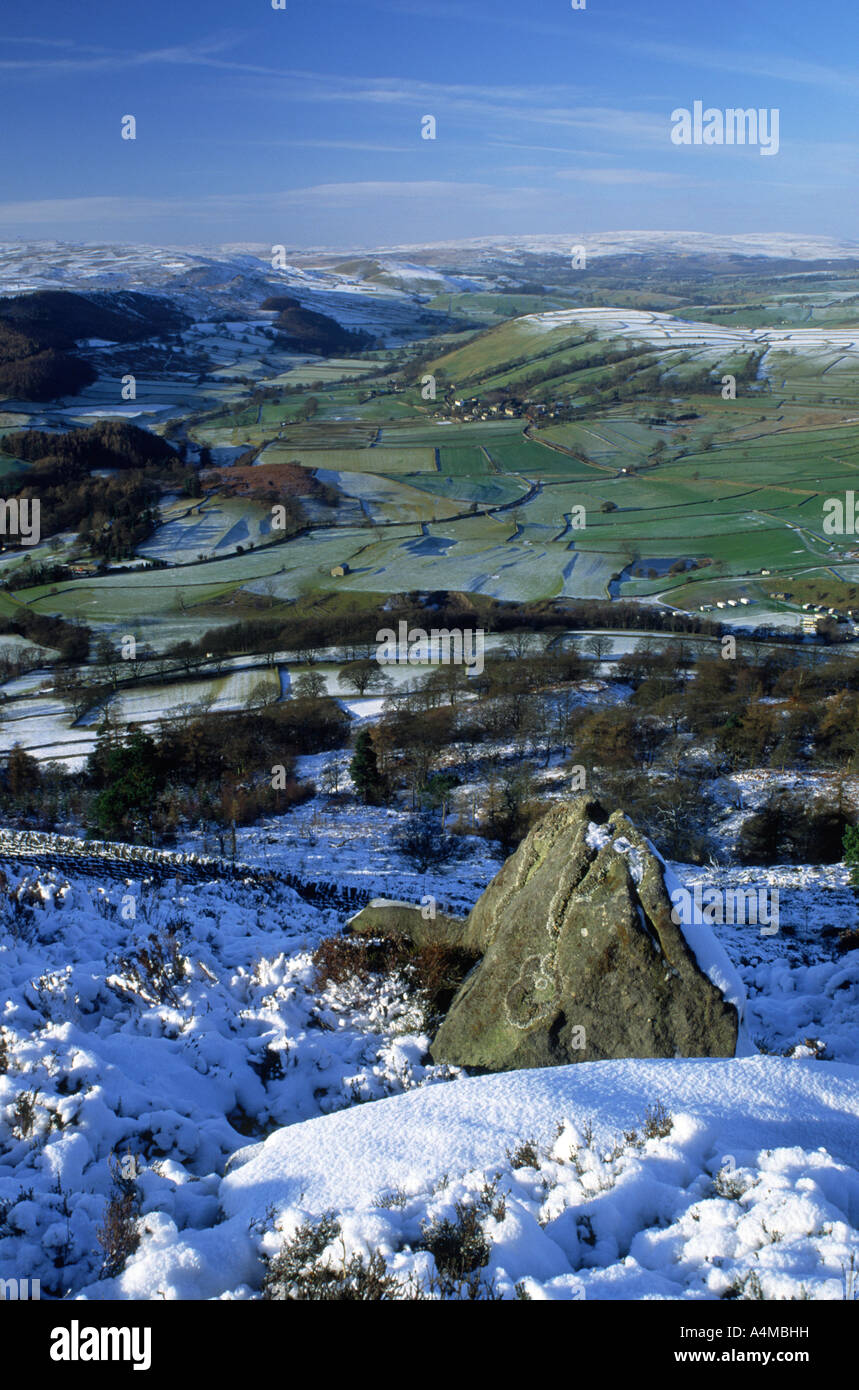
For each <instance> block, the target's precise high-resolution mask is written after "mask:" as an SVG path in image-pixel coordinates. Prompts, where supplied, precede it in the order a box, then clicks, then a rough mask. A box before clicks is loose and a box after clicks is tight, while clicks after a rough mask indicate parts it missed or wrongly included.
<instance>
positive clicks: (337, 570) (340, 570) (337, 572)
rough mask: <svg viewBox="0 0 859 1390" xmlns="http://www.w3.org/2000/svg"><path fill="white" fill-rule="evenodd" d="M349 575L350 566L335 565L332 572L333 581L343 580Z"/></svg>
mask: <svg viewBox="0 0 859 1390" xmlns="http://www.w3.org/2000/svg"><path fill="white" fill-rule="evenodd" d="M348 573H349V566H348V565H335V566H334V567H333V569H332V571H331V578H332V579H343V578H344V576H345V575H347V574H348Z"/></svg>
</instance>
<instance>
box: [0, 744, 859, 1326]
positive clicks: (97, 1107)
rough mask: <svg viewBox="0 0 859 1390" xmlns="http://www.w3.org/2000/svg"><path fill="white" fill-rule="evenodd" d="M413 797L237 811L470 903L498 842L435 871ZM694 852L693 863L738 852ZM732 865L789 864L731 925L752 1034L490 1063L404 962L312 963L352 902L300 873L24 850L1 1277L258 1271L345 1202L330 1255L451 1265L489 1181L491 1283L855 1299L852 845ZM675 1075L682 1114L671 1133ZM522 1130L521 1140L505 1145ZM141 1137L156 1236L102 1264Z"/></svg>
mask: <svg viewBox="0 0 859 1390" xmlns="http://www.w3.org/2000/svg"><path fill="white" fill-rule="evenodd" d="M309 771H311V769H309V768H308V769H305V772H309ZM401 819H402V816H401V814H398V813H396V812H390V811H387V810H384V809H376V808H366V809H364V810H356V809H355V808H353V807H349V808H348V810H346V811H343V810H342V809H341V810H340V811H339V812H338V811H337V810H336V808H335V807H333V806H332V807H331V808H330V811H329V813H328V814H327V815H325V816H323V815H322V814H321V813H320V809H319V802H317V803H316V804H315V805H314V803H310V804H309V806H304V807H301V808H299V809H298V811H297V812H296V813H294V814H292V815H290V816H287V817H284V818H282V819H280V820H269V821H267V822H266V823H265V825H263V826H261V827H257V828H254V829H250V830H245V831H240V832H239V840H240V843H239V847H238V852H239V857H240V858H241V859H243V860H245V861H247V862H250V863H257V864H260V865H261V866H264V867H266V868H268V869H271V870H274V871H275V874H276V873H277V870H278V868H283V869H287V868H289V869H290V870H291V871H292V872H298V873H300V874H301V875H302V876H304V877H306V878H307V879H308V880H309V881H313V880H315V879H320V878H322V879H329V880H330V879H332V878H336V880H337V881H338V882H339V883H341V884H342V883H352V884H356V883H357V884H360V885H361V886H363V887H366V888H367V889H368V890H369V891H371V892H374V893H376V892H380V893H383V894H385V895H387V896H395V897H398V898H400V899H406V900H409V901H415V902H418V901H420V899H421V897H423V896H424V895H426V894H429V895H431V896H436V897H437V898H438V900H439V901H444V902H452V903H453V904H455V905H456V906H458V908H459V910H461V911H463V912H464V911H466V910H467V908H468V905H469V903H470V902H473V901H474V899H475V898H476V897H477V896H478V895H479V893H480V892H481V891H482V889H483V888H484V887H485V885H486V883H487V882H488V881H489V879H490V878H491V877H492V876H493V874H494V873H495V872H496V870H497V868H498V866H499V863H500V860H499V858H498V855H497V850H496V847H493V846H492V845H490V844H487V842H485V841H483V840H476V841H473V842H472V854H471V857H470V858H467V859H464V860H459V861H455V862H454V863H452V864H449V865H447V866H444V867H441V868H437V869H435V870H431V871H428V872H427V873H418V872H416V871H415V870H414V869H411V868H410V867H409V865H408V864H407V863H406V862H405V861H404V860H403V858H402V856H401V855H400V853H399V852H398V851H397V849H396V848H395V847H394V844H393V839H392V832H393V831H395V830H396V828H397V826H398V824H399V823H400V822H401ZM671 867H672V870H673V872H675V873H676V874H677V875H678V876H679V877H680V878H681V880H682V881H683V882H684V883H686V884H687V886H690V887H691V886H692V885H693V884H694V882H695V881H696V880H699V881H702V882H706V881H710V880H709V879H708V875H709V874H710V873H711V872H713V873H715V872H716V871H715V870H714V871H709V870H708V871H703V870H700V869H689V868H688V867H685V866H682V865H674V866H671ZM718 872H720V873H724V871H718ZM731 872H732V873H734V874H736V875H738V877H737V882H738V883H739V882H742V881H749V882H756V881H757V882H765V881H767V879H768V878H770V879H771V878H772V876H773V875H775V879H776V881H777V882H778V884H779V885H780V889H781V891H782V892H783V908H782V930H780V931H779V932H778V933H776V934H774V935H768V936H767V935H763V934H762V933H761V932H760V930H759V929H754V928H751V927H746V928H740V927H732V926H726V927H719V928H718V929H717V935H718V938H719V941H720V943H721V947H722V949H723V950H724V952H726V953H727V956H728V957H729V958H730V961H731V962H732V963H733V967H734V968H735V970H736V971H737V973H738V974H739V976H740V978H741V980H742V985H743V988H744V990H745V993H746V996H747V1004H746V1025H745V1030H746V1033H747V1035H748V1037H749V1039H750V1040H751V1043H752V1044H753V1047H752V1048H751V1049H750V1051H751V1055H749V1056H746V1057H743V1058H738V1059H735V1060H733V1061H704V1062H696V1061H682V1060H677V1061H653V1060H651V1061H621V1062H592V1063H580V1064H578V1065H577V1066H574V1067H565V1068H558V1069H554V1070H550V1071H543V1072H528V1073H511V1074H508V1075H502V1076H494V1077H480V1078H472V1079H468V1078H466V1077H465V1076H463V1075H461V1074H459V1073H457V1071H456V1069H451V1068H442V1067H436V1066H433V1065H432V1064H431V1063H429V1062H428V1059H427V1046H428V1042H429V1034H428V1028H427V1020H426V1017H425V1015H424V1013H423V1008H422V1006H421V1004H420V1000H419V999H417V998H416V997H415V996H414V994H412V993H410V992H409V990H408V989H407V988H406V983H405V980H404V978H403V977H402V976H397V975H388V976H383V975H378V976H372V977H371V979H370V981H369V983H367V982H365V983H361V982H358V981H355V980H352V981H346V982H344V983H342V984H339V985H333V984H328V985H327V986H326V987H325V988H324V989H323V990H320V989H319V988H318V986H317V983H316V972H315V967H314V965H313V962H312V959H311V957H312V952H313V950H314V948H315V946H316V944H317V943H318V941H319V940H320V939H321V938H323V937H325V936H328V935H331V934H333V933H337V932H339V931H340V929H341V927H342V925H343V921H344V918H343V916H342V915H341V914H338V913H336V912H334V911H323V910H319V909H317V908H314V907H311V906H309V905H308V904H307V903H306V902H304V901H303V900H302V899H300V898H298V897H297V896H296V895H295V894H294V893H293V892H292V891H291V890H289V889H287V888H285V887H280V888H278V887H277V886H272V887H265V888H263V887H261V886H260V885H258V884H255V883H252V882H244V883H229V884H228V883H224V882H213V883H210V884H203V885H197V886H193V887H188V886H185V887H182V886H175V885H174V886H172V887H167V886H164V887H157V888H155V887H152V886H151V885H149V886H143V885H141V884H139V883H136V884H135V883H119V884H112V885H111V886H110V887H108V888H105V887H104V885H103V884H102V883H99V882H97V881H96V880H94V879H92V878H88V877H86V876H83V875H82V876H80V877H77V876H75V877H73V879H72V880H71V881H70V882H69V881H68V880H67V879H66V878H65V877H64V876H62V875H56V876H55V875H52V874H48V873H43V874H41V875H37V874H36V873H35V871H33V870H32V869H31V870H28V871H25V870H23V868H22V869H20V870H18V871H16V872H13V873H11V874H10V878H11V881H12V884H13V886H15V885H17V887H18V890H19V891H18V892H17V894H16V895H15V896H14V900H10V901H7V897H10V895H9V894H2V895H0V901H2V918H0V998H2V999H3V1001H4V1004H3V1009H2V1013H1V1014H0V1028H2V1034H0V1036H2V1039H3V1045H0V1057H3V1055H4V1053H5V1060H3V1061H2V1062H0V1277H18V1278H39V1279H40V1280H41V1281H42V1288H43V1294H45V1295H53V1296H64V1295H70V1296H81V1295H82V1296H85V1297H88V1298H104V1297H108V1298H110V1297H123V1298H156V1297H167V1298H199V1297H203V1298H218V1297H228V1298H229V1297H238V1298H246V1297H256V1296H259V1292H260V1289H261V1286H262V1281H263V1278H264V1274H265V1268H266V1266H265V1257H266V1256H269V1255H273V1254H275V1253H276V1252H277V1250H278V1248H279V1247H280V1245H281V1243H282V1242H283V1241H284V1240H287V1239H289V1238H290V1236H291V1235H292V1234H294V1232H295V1231H296V1229H297V1228H298V1227H299V1226H300V1225H301V1224H302V1223H303V1222H305V1221H308V1220H309V1221H317V1220H318V1219H319V1218H320V1216H321V1215H322V1214H323V1213H324V1212H325V1211H326V1210H327V1209H328V1208H333V1209H334V1210H335V1212H336V1214H337V1218H338V1221H339V1225H340V1232H339V1235H338V1236H337V1239H336V1241H335V1242H334V1244H333V1245H332V1250H331V1252H330V1258H331V1259H332V1260H335V1259H339V1258H346V1257H347V1256H350V1255H352V1254H356V1253H361V1252H363V1253H364V1255H365V1256H368V1255H369V1254H371V1253H372V1252H374V1251H380V1252H381V1253H382V1255H383V1256H384V1258H385V1259H386V1262H387V1264H388V1269H389V1271H390V1272H392V1274H393V1275H394V1276H395V1277H396V1278H398V1279H400V1280H403V1281H404V1280H406V1279H408V1278H409V1277H411V1278H412V1280H413V1281H415V1280H416V1281H418V1282H419V1283H420V1284H421V1287H429V1286H430V1285H431V1284H432V1277H431V1276H432V1275H433V1269H434V1266H433V1264H432V1257H431V1256H430V1254H429V1253H428V1251H427V1249H426V1248H424V1246H425V1245H426V1243H427V1240H428V1237H427V1236H426V1231H425V1230H424V1228H425V1227H427V1226H429V1228H430V1229H432V1228H433V1223H436V1225H437V1224H438V1222H439V1221H443V1220H445V1219H450V1220H452V1221H456V1220H458V1219H459V1217H458V1215H457V1207H456V1204H457V1203H460V1204H465V1206H468V1204H469V1203H472V1202H477V1203H478V1205H480V1203H481V1202H483V1198H481V1196H480V1194H481V1192H482V1191H483V1189H484V1187H485V1185H486V1182H487V1181H489V1183H490V1187H493V1190H494V1194H495V1195H494V1196H493V1198H492V1200H491V1201H489V1202H488V1205H487V1203H486V1202H483V1206H480V1213H481V1214H480V1221H481V1223H482V1229H483V1232H484V1239H485V1242H486V1246H487V1252H488V1253H487V1259H488V1263H487V1264H486V1265H485V1266H481V1267H480V1271H479V1279H480V1281H481V1288H482V1289H484V1290H485V1289H486V1288H487V1287H488V1286H489V1285H490V1284H491V1285H492V1287H493V1288H494V1290H495V1292H496V1293H497V1294H501V1295H503V1296H513V1291H514V1286H515V1285H516V1284H517V1283H521V1284H522V1290H521V1291H522V1292H524V1293H527V1294H529V1295H530V1296H531V1297H533V1298H550V1299H556V1298H582V1297H585V1298H600V1299H602V1298H621V1297H622V1298H640V1297H657V1298H666V1297H667V1298H715V1297H720V1296H722V1295H725V1294H726V1293H727V1294H729V1295H730V1296H739V1297H753V1296H757V1293H758V1292H761V1293H762V1294H763V1296H764V1297H766V1298H773V1299H775V1298H791V1297H805V1296H808V1297H811V1298H821V1299H835V1298H840V1297H842V1275H843V1273H844V1271H846V1270H847V1269H848V1268H849V1261H850V1256H851V1253H852V1254H855V1255H857V1256H859V1126H857V1124H856V1119H857V1113H859V1042H857V1030H856V1015H857V1005H859V951H854V952H851V953H848V954H846V955H839V954H838V952H837V949H836V931H837V929H838V928H841V927H844V926H847V925H852V923H853V921H854V919H855V907H854V904H853V900H852V896H851V895H850V894H849V893H848V892H847V891H846V890H845V888H844V884H843V870H836V869H835V868H833V869H822V870H818V869H813V868H806V869H804V870H803V871H802V872H801V874H799V873H797V871H795V870H793V869H789V868H786V869H784V870H767V871H763V870H754V869H747V870H736V871H731ZM743 875H746V876H748V879H743V878H742V877H741V876H743ZM839 876H840V877H839ZM718 882H719V884H720V886H725V884H724V879H719V880H718ZM19 899H21V900H23V902H19ZM28 902H29V903H30V905H29V906H28V905H27V903H28ZM808 903H811V912H810V914H807V913H806V911H805V906H806V905H807V904H808ZM824 928H825V929H824ZM153 936H154V937H155V938H156V941H155V943H153V941H152V940H151V938H152V937H153ZM159 952H160V959H161V960H162V961H166V965H163V964H162V965H159ZM178 962H184V963H185V964H184V966H183V965H181V964H178ZM754 1049H760V1054H759V1053H757V1052H756V1051H754ZM767 1054H774V1055H767ZM368 1101H369V1102H372V1103H371V1104H361V1102H368ZM657 1104H661V1105H663V1106H664V1107H665V1110H666V1111H667V1112H668V1114H669V1115H670V1117H671V1125H670V1128H669V1129H667V1131H666V1132H665V1133H664V1134H663V1135H662V1136H661V1137H659V1135H658V1134H656V1133H655V1131H654V1136H655V1137H653V1138H650V1139H647V1138H646V1137H645V1136H644V1135H643V1133H642V1131H643V1127H644V1126H645V1123H646V1121H645V1111H646V1110H647V1109H648V1107H652V1106H655V1105H657ZM656 1128H657V1129H660V1128H661V1129H665V1128H666V1126H665V1125H663V1126H659V1125H657V1126H656ZM633 1129H635V1130H636V1131H637V1135H638V1137H637V1138H636V1139H632V1138H629V1137H625V1135H627V1136H628V1135H629V1132H630V1131H631V1130H633ZM558 1131H560V1132H558ZM528 1140H533V1141H534V1151H533V1153H531V1154H528V1155H526V1158H527V1161H528V1163H533V1164H536V1166H527V1167H523V1166H522V1163H523V1162H524V1161H525V1159H524V1158H523V1154H522V1153H520V1154H519V1155H518V1156H517V1157H516V1159H515V1161H514V1159H513V1158H511V1156H510V1155H509V1154H508V1150H510V1151H513V1150H515V1149H516V1148H517V1146H520V1145H522V1144H524V1143H525V1141H528ZM129 1155H131V1159H132V1160H133V1161H134V1164H135V1165H136V1170H135V1171H136V1172H137V1179H136V1181H137V1186H138V1189H139V1192H140V1196H141V1206H140V1223H141V1232H142V1235H141V1241H140V1244H139V1247H138V1249H137V1250H136V1251H135V1252H134V1253H132V1254H131V1255H130V1258H129V1259H128V1261H127V1264H126V1267H125V1269H124V1272H122V1273H120V1274H118V1275H116V1276H115V1277H105V1278H100V1277H99V1276H100V1274H101V1272H102V1263H101V1258H102V1257H101V1247H100V1245H99V1241H98V1230H99V1228H100V1227H101V1225H102V1222H103V1219H104V1213H105V1204H106V1201H107V1198H108V1196H109V1193H110V1191H111V1183H112V1174H111V1163H113V1164H114V1165H115V1164H116V1163H121V1162H122V1161H123V1160H124V1161H126V1162H128V1161H130V1160H129V1158H128V1156H129ZM495 1174H500V1176H499V1177H498V1178H497V1181H496V1180H495V1177H494V1175H495ZM493 1213H494V1214H493ZM326 1258H328V1257H327V1256H326ZM436 1273H437V1271H436ZM845 1277H846V1276H845ZM413 1286H414V1285H413ZM437 1287H438V1286H437V1284H436V1289H437Z"/></svg>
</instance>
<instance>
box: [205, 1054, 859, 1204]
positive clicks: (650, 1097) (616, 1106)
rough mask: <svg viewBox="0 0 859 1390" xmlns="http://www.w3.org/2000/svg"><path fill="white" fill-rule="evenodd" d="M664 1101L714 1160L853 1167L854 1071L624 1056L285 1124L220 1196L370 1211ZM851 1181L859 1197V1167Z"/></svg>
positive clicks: (601, 1140)
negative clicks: (386, 1194) (794, 1151)
mask: <svg viewBox="0 0 859 1390" xmlns="http://www.w3.org/2000/svg"><path fill="white" fill-rule="evenodd" d="M657 1100H661V1101H662V1102H663V1104H664V1105H665V1106H666V1107H667V1109H668V1110H669V1111H670V1112H671V1113H672V1114H673V1115H674V1116H675V1117H677V1116H678V1115H679V1114H680V1113H683V1114H684V1115H685V1116H687V1117H688V1118H689V1124H688V1125H687V1126H686V1131H687V1133H690V1134H691V1132H692V1131H693V1130H694V1132H695V1134H696V1142H695V1146H694V1147H695V1151H696V1155H697V1156H698V1157H700V1158H703V1159H704V1160H705V1161H706V1160H708V1159H710V1160H715V1162H716V1167H718V1166H719V1164H720V1162H721V1159H722V1158H723V1156H724V1155H725V1154H726V1153H727V1152H729V1151H730V1152H731V1153H733V1154H734V1156H735V1157H737V1156H738V1153H739V1152H740V1151H748V1150H755V1151H757V1150H759V1149H764V1148H775V1147H779V1148H785V1147H788V1148H789V1147H792V1146H794V1145H798V1146H801V1147H809V1148H811V1147H813V1148H817V1147H818V1146H822V1147H824V1148H826V1149H828V1150H829V1152H830V1153H831V1154H833V1156H837V1157H838V1158H839V1159H842V1160H844V1161H846V1162H848V1163H850V1164H851V1165H855V1166H856V1167H857V1168H859V1123H858V1122H857V1121H859V1067H848V1066H843V1065H839V1064H831V1063H830V1064H828V1065H827V1064H825V1063H824V1064H821V1063H819V1062H818V1063H814V1062H809V1061H797V1060H794V1059H790V1060H785V1059H783V1058H775V1057H755V1058H749V1059H744V1060H742V1061H731V1060H724V1061H723V1060H717V1059H697V1058H694V1059H682V1060H677V1061H661V1060H658V1059H657V1060H653V1059H651V1060H644V1061H642V1060H637V1059H623V1060H620V1061H612V1062H579V1063H576V1065H574V1066H568V1067H551V1068H546V1069H543V1070H533V1071H516V1072H502V1073H499V1074H496V1075H491V1076H480V1077H470V1078H469V1079H467V1080H460V1081H459V1082H458V1083H457V1084H456V1085H455V1086H437V1087H431V1088H429V1089H427V1090H417V1091H411V1092H408V1093H406V1094H405V1095H402V1096H395V1097H392V1098H391V1099H388V1100H380V1101H377V1102H376V1103H375V1104H373V1105H369V1106H367V1105H362V1106H357V1107H355V1108H353V1109H351V1110H346V1111H340V1112H338V1113H337V1114H334V1115H325V1116H322V1117H321V1118H320V1119H315V1120H307V1121H305V1122H304V1123H303V1124H297V1125H291V1126H290V1127H288V1128H286V1129H281V1130H278V1131H277V1132H276V1133H275V1134H272V1135H271V1136H270V1138H268V1139H267V1140H266V1141H265V1142H264V1143H262V1144H259V1145H255V1146H254V1147H253V1148H252V1149H250V1150H249V1149H243V1150H241V1151H240V1152H239V1153H238V1154H236V1155H235V1156H234V1158H233V1161H232V1165H231V1171H230V1172H228V1173H227V1176H226V1177H225V1178H224V1180H223V1182H222V1184H221V1200H222V1204H223V1206H224V1209H225V1211H226V1212H227V1213H228V1214H229V1215H232V1216H238V1215H241V1216H242V1217H243V1218H245V1219H246V1220H251V1219H252V1218H255V1217H259V1216H260V1215H261V1214H262V1213H263V1212H264V1211H265V1209H266V1207H267V1206H269V1205H270V1204H274V1205H275V1206H276V1207H284V1206H288V1205H290V1204H291V1203H293V1202H296V1201H297V1200H298V1199H299V1197H300V1198H301V1204H302V1206H304V1207H305V1208H307V1210H309V1211H319V1212H321V1211H324V1210H325V1209H326V1208H327V1207H332V1206H333V1207H335V1208H337V1209H342V1208H344V1207H352V1206H354V1207H358V1206H363V1205H371V1204H372V1202H373V1200H374V1199H375V1197H377V1196H378V1194H379V1193H380V1192H382V1191H384V1190H386V1189H391V1188H394V1187H399V1186H402V1187H404V1188H405V1189H406V1190H407V1191H408V1190H410V1189H411V1190H415V1191H417V1190H420V1188H421V1187H428V1186H430V1185H431V1184H432V1183H433V1182H434V1181H435V1180H436V1179H437V1178H439V1177H440V1176H441V1174H442V1173H445V1172H447V1173H450V1174H455V1173H464V1172H468V1171H469V1170H470V1169H472V1168H484V1167H489V1166H492V1165H493V1164H498V1163H499V1162H501V1161H503V1159H504V1155H505V1149H506V1147H507V1146H514V1145H515V1144H517V1143H518V1142H519V1141H520V1140H522V1139H525V1138H527V1137H534V1138H535V1139H537V1140H538V1141H544V1142H546V1143H548V1142H550V1141H551V1140H553V1139H554V1134H555V1127H556V1124H557V1123H558V1121H561V1120H564V1119H569V1120H571V1121H575V1122H576V1123H577V1124H578V1125H579V1126H580V1127H581V1126H582V1125H583V1124H584V1123H585V1122H586V1121H588V1120H589V1121H590V1123H591V1125H592V1127H593V1131H594V1140H595V1143H596V1144H597V1145H600V1144H603V1145H610V1144H611V1142H612V1141H613V1140H614V1139H615V1138H616V1137H617V1135H618V1134H620V1133H622V1132H623V1131H625V1130H629V1129H631V1128H632V1127H633V1126H634V1125H635V1124H636V1123H638V1122H639V1121H640V1120H641V1118H642V1115H643V1113H644V1110H645V1107H646V1106H647V1105H648V1104H650V1103H651V1102H655V1101H657ZM242 1158H245V1159H246V1161H245V1162H244V1163H242V1162H241V1160H242ZM854 1181H855V1184H856V1185H855V1188H854V1199H855V1201H856V1202H857V1203H859V1174H857V1175H856V1177H855V1179H854ZM854 1215H855V1216H856V1217H857V1218H859V1206H857V1207H856V1209H855V1212H854Z"/></svg>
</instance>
